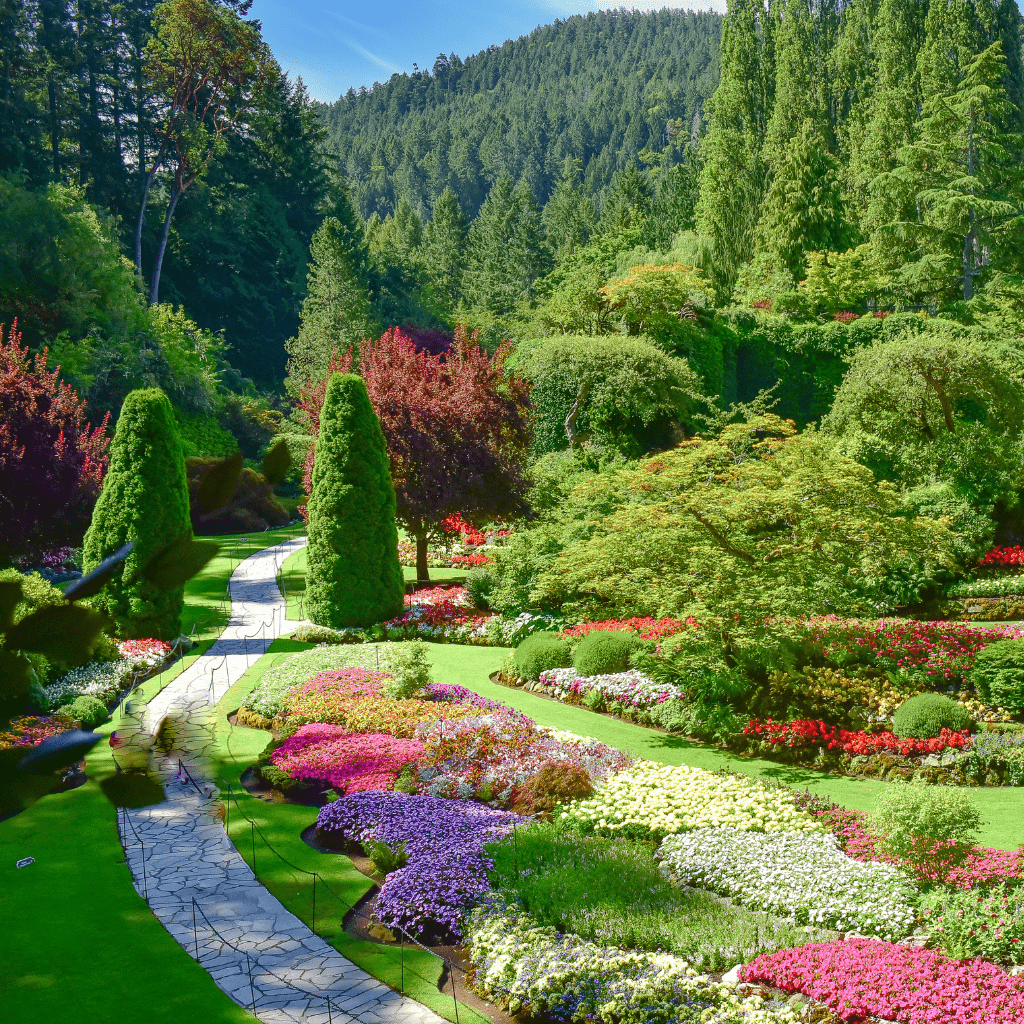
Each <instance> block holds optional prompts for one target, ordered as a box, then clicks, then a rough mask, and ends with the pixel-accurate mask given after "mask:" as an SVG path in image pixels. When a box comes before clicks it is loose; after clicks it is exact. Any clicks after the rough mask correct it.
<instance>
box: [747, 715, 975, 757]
mask: <svg viewBox="0 0 1024 1024" xmlns="http://www.w3.org/2000/svg"><path fill="white" fill-rule="evenodd" d="M743 735H744V736H749V737H751V738H756V739H757V740H759V741H760V743H761V744H762V745H763V744H767V746H768V750H769V751H770V752H771V751H777V750H780V749H785V750H788V751H792V752H793V753H801V754H805V755H807V754H810V755H811V756H813V754H814V752H815V751H817V750H818V748H820V747H824V748H825V749H827V750H841V751H842V752H843V753H844V754H855V755H859V754H880V753H883V752H889V753H893V754H900V755H903V756H907V755H919V754H938V753H941V752H942V751H943V750H963V749H965V748H967V747H969V746H970V745H971V742H972V741H971V736H970V734H969V733H968V732H967V730H966V729H965V730H964V731H963V732H950V731H949V730H948V729H945V728H944V729H942V730H941V731H940V733H939V735H938V736H937V737H935V738H934V739H928V740H917V739H909V738H908V739H900V738H899V737H898V736H896V735H894V734H893V733H891V732H876V733H869V732H863V731H861V730H858V731H856V732H851V731H850V730H848V729H839V728H837V727H836V726H833V725H828V724H827V723H826V722H823V721H821V720H820V719H818V720H813V719H806V718H804V719H797V720H796V721H794V722H773V721H772V720H771V719H768V721H766V722H760V721H758V720H757V719H756V718H752V719H751V720H750V722H748V723H747V725H746V726H744V728H743Z"/></svg>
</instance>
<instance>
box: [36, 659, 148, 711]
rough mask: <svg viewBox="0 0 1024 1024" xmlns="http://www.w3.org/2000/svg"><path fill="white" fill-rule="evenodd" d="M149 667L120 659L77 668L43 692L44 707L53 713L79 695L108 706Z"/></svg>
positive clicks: (138, 660)
mask: <svg viewBox="0 0 1024 1024" xmlns="http://www.w3.org/2000/svg"><path fill="white" fill-rule="evenodd" d="M151 667H152V663H151V662H150V661H148V660H146V659H145V658H137V657H131V658H121V659H120V661H91V662H89V664H88V665H80V666H79V667H78V668H73V669H72V670H71V671H70V672H68V674H67V675H66V676H63V677H62V678H60V679H58V680H57V681H56V682H55V683H51V684H50V685H49V686H46V687H44V688H43V693H44V694H45V695H46V703H47V707H49V708H50V709H52V710H56V709H57V708H59V707H62V706H63V705H64V704H68V703H70V702H71V701H73V700H74V699H75V698H76V697H81V696H82V695H87V696H89V697H96V698H97V699H98V700H101V701H103V703H104V704H110V703H111V702H112V701H115V700H117V698H118V697H120V695H121V693H122V692H123V691H124V690H125V689H127V688H128V687H129V686H133V685H134V684H135V682H136V681H137V680H138V679H139V678H141V677H142V676H143V675H145V673H146V672H147V671H148V670H149V669H150V668H151Z"/></svg>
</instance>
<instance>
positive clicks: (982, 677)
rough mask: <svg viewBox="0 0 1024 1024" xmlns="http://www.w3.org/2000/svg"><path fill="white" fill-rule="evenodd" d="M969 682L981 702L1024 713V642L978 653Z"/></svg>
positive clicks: (1010, 642)
mask: <svg viewBox="0 0 1024 1024" xmlns="http://www.w3.org/2000/svg"><path fill="white" fill-rule="evenodd" d="M969 678H970V682H971V683H972V684H973V685H974V688H975V690H977V692H978V693H979V694H980V695H981V697H982V699H983V700H986V701H989V702H990V703H992V704H998V705H999V706H1000V707H1004V708H1008V709H1009V710H1011V711H1024V640H1001V641H999V642H998V643H994V644H990V645H989V646H988V647H986V648H985V649H984V650H982V651H980V652H979V653H978V656H977V658H975V660H974V668H973V669H972V670H971V674H970V677H969Z"/></svg>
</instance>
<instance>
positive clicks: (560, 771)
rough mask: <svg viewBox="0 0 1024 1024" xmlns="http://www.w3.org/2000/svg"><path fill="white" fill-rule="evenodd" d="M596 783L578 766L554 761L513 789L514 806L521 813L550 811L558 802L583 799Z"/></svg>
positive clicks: (588, 794)
mask: <svg viewBox="0 0 1024 1024" xmlns="http://www.w3.org/2000/svg"><path fill="white" fill-rule="evenodd" d="M593 792H594V783H593V782H592V781H591V779H590V776H589V775H588V774H587V772H586V770H585V769H583V768H580V767H579V766H578V765H574V764H568V763H566V762H564V761H563V762H559V761H552V762H549V763H548V764H546V765H544V767H543V768H541V770H540V771H539V772H537V774H536V775H534V776H533V778H532V779H529V780H527V781H526V782H524V783H523V784H522V785H519V786H516V788H515V789H514V790H513V791H512V796H511V800H512V807H513V809H514V810H516V811H518V812H519V813H520V814H550V813H551V812H552V811H553V810H554V809H555V808H556V807H557V806H558V805H559V804H567V803H571V802H572V801H573V800H582V799H584V798H585V797H588V796H590V795H591V794H592V793H593Z"/></svg>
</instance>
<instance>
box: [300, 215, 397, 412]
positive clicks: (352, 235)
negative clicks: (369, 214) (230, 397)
mask: <svg viewBox="0 0 1024 1024" xmlns="http://www.w3.org/2000/svg"><path fill="white" fill-rule="evenodd" d="M362 247H363V237H362V229H361V227H360V226H359V224H358V222H357V221H355V219H354V218H353V220H352V222H350V223H348V224H346V223H344V222H343V221H341V220H339V219H338V218H337V217H333V216H332V217H327V218H326V219H325V220H324V222H323V223H322V224H321V225H320V227H319V228H318V229H317V231H316V233H315V234H314V235H313V240H312V242H310V246H309V274H308V277H307V279H306V281H307V291H306V299H305V301H304V302H303V303H302V314H301V321H300V324H299V333H298V336H297V337H295V338H290V339H289V340H288V341H287V342H285V349H286V350H287V352H288V379H287V380H286V381H285V385H286V387H287V388H288V391H289V393H291V394H293V395H297V394H298V393H299V390H300V389H301V388H302V387H303V386H304V385H306V384H307V383H308V382H309V381H311V380H317V379H322V378H323V375H324V374H325V373H326V372H327V365H328V363H329V362H330V359H331V353H332V352H333V351H334V349H335V348H347V347H348V346H350V345H358V344H359V342H360V341H362V340H363V338H365V337H368V336H369V335H371V334H375V333H379V332H378V331H377V330H376V329H377V323H376V322H375V319H374V316H373V309H372V306H371V304H370V294H369V289H368V283H369V282H368V281H367V275H366V270H365V262H364V259H363V255H364V253H363V251H362Z"/></svg>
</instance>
